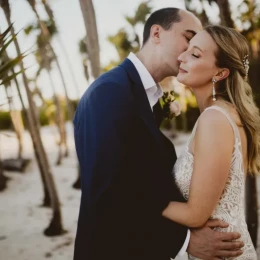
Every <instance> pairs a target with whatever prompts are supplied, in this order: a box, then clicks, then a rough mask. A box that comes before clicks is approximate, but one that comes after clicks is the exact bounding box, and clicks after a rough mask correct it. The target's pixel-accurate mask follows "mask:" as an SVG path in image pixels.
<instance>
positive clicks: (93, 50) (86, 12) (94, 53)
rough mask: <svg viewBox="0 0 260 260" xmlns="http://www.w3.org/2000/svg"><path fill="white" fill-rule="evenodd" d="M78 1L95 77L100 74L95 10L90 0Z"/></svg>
mask: <svg viewBox="0 0 260 260" xmlns="http://www.w3.org/2000/svg"><path fill="white" fill-rule="evenodd" d="M79 2H80V6H81V11H82V14H83V18H84V21H85V27H86V32H87V49H88V54H89V60H90V63H91V70H92V75H93V77H94V78H97V77H98V76H99V75H100V54H99V53H100V50H99V42H98V32H97V23H96V16H95V10H94V6H93V3H92V0H79Z"/></svg>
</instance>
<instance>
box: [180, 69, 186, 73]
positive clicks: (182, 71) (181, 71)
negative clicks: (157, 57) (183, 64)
mask: <svg viewBox="0 0 260 260" xmlns="http://www.w3.org/2000/svg"><path fill="white" fill-rule="evenodd" d="M179 73H187V71H186V70H184V69H182V68H179Z"/></svg>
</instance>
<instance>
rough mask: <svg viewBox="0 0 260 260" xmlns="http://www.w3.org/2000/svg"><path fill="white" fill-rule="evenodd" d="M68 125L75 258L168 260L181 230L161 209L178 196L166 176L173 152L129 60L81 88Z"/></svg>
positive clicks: (178, 246) (182, 238) (183, 232)
mask: <svg viewBox="0 0 260 260" xmlns="http://www.w3.org/2000/svg"><path fill="white" fill-rule="evenodd" d="M74 129H75V144H76V150H77V156H78V159H79V163H80V169H81V188H82V197H81V205H80V213H79V221H78V229H77V236H76V241H75V251H74V260H105V259H109V260H110V259H111V260H128V259H129V260H130V259H131V260H139V259H140V260H146V259H147V260H148V259H149V260H153V259H156V260H164V259H165V260H166V259H167V260H169V258H170V257H173V258H174V257H175V255H176V254H177V253H178V252H179V250H180V249H181V247H182V245H183V243H184V241H185V238H186V234H187V227H184V226H181V225H179V224H177V223H174V222H172V221H170V220H167V219H166V218H164V217H162V211H163V210H164V209H165V208H166V207H167V205H168V203H169V202H170V201H171V200H175V201H183V198H182V197H181V195H180V193H179V191H178V189H177V187H176V186H175V184H174V182H173V178H172V175H171V172H172V168H173V165H174V162H175V160H176V154H175V150H174V147H173V145H172V144H171V142H170V141H169V140H168V139H167V138H166V137H165V136H164V135H163V134H162V133H161V132H160V130H159V128H158V125H157V123H156V119H155V116H154V114H153V112H152V110H151V108H150V105H149V101H148V98H147V95H146V93H145V90H144V87H143V85H142V82H141V79H140V77H139V74H138V72H137V70H136V69H135V67H134V65H133V64H132V62H131V61H130V60H128V59H126V60H125V61H124V62H123V63H122V64H121V65H119V66H118V67H116V68H115V69H113V70H111V71H109V72H107V73H105V74H103V75H101V76H100V77H99V78H98V79H97V80H96V81H95V82H94V83H93V84H92V85H91V86H90V87H89V88H88V89H87V91H86V92H85V94H84V95H83V97H82V98H81V100H80V102H79V105H78V107H77V111H76V114H75V119H74Z"/></svg>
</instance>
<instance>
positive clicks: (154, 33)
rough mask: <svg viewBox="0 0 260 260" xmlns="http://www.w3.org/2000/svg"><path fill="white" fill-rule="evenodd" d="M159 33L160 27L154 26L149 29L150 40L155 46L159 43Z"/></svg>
mask: <svg viewBox="0 0 260 260" xmlns="http://www.w3.org/2000/svg"><path fill="white" fill-rule="evenodd" d="M161 31H162V27H161V26H160V25H157V24H154V25H153V26H152V27H151V30H150V39H151V40H152V41H153V43H155V44H157V43H160V41H161V39H160V36H161Z"/></svg>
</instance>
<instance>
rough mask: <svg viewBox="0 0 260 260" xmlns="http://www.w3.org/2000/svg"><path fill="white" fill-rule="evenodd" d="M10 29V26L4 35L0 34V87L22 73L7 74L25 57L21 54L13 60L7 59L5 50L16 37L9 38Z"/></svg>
mask: <svg viewBox="0 0 260 260" xmlns="http://www.w3.org/2000/svg"><path fill="white" fill-rule="evenodd" d="M11 27H12V26H10V27H9V28H7V30H6V31H5V32H4V33H2V34H0V85H5V84H8V83H9V82H10V81H11V80H12V79H13V78H14V77H16V76H17V75H18V74H20V73H21V72H22V71H19V72H16V73H15V74H12V75H10V74H9V72H10V71H11V70H12V69H14V68H15V66H17V65H18V64H19V63H20V62H21V61H22V59H23V58H24V57H25V55H24V54H21V55H19V56H17V57H15V58H13V59H9V58H8V56H7V54H6V50H7V48H8V47H9V45H10V44H11V43H12V42H13V41H14V40H15V38H16V35H15V36H10V32H11Z"/></svg>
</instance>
